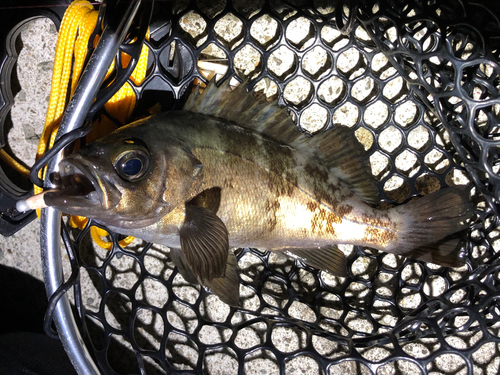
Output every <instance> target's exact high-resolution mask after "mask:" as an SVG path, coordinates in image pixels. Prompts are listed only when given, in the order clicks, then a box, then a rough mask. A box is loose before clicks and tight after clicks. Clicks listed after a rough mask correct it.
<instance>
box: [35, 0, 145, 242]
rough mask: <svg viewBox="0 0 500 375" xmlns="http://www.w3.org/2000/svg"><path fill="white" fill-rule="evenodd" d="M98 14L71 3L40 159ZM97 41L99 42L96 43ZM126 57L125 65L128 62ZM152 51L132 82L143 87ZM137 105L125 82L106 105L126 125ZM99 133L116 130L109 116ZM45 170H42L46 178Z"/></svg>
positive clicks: (98, 232)
mask: <svg viewBox="0 0 500 375" xmlns="http://www.w3.org/2000/svg"><path fill="white" fill-rule="evenodd" d="M97 17H98V12H97V11H94V7H93V5H92V4H91V3H90V2H88V1H86V0H76V1H74V2H73V3H71V4H70V6H69V7H68V9H67V10H66V13H65V14H64V18H63V20H62V23H61V28H60V31H59V36H58V40H57V46H56V55H55V61H54V71H53V73H52V87H51V92H50V99H49V107H48V109H47V116H46V120H45V126H44V129H43V132H42V136H41V138H40V142H39V144H38V150H37V159H38V158H40V157H41V156H42V155H43V154H44V153H45V151H46V150H47V149H50V148H51V147H52V146H53V144H54V141H55V137H56V134H57V130H58V129H59V124H60V121H61V117H62V115H63V113H64V110H65V107H66V103H67V101H68V98H67V97H66V96H67V92H68V86H69V84H70V78H71V90H70V95H71V94H73V92H74V90H75V88H76V84H77V82H78V79H79V78H80V75H81V73H82V70H83V65H84V62H85V58H86V56H87V53H88V43H89V38H90V36H91V35H92V32H93V31H94V29H95V27H96V23H97ZM93 42H95V41H93ZM125 56H126V55H123V57H124V58H123V59H122V60H124V62H125V63H126V62H127V59H126V58H125ZM147 58H148V49H147V46H145V45H144V46H143V48H142V51H141V56H140V58H139V61H138V64H137V66H136V68H135V70H134V72H133V73H132V75H131V77H130V78H131V80H132V82H134V83H135V84H140V83H141V82H142V81H143V80H144V78H145V77H146V69H147ZM113 69H114V64H113V65H112V66H111V67H110V70H109V71H108V75H109V74H110V73H111V72H112V70H113ZM135 103H136V97H135V93H134V91H133V89H132V87H131V86H130V85H129V84H128V83H125V85H123V86H122V88H120V90H119V91H118V92H117V93H116V94H115V95H114V96H113V97H112V98H111V99H110V100H109V102H108V103H106V104H105V106H106V110H107V111H108V113H109V114H110V115H112V116H113V117H115V118H116V119H117V120H119V121H121V122H122V123H123V122H125V121H126V120H127V119H128V117H129V116H130V115H131V113H132V111H133V109H134V107H135ZM94 124H95V125H98V126H96V128H97V129H96V130H97V131H94V130H93V131H92V136H93V137H96V136H98V137H100V136H102V135H104V134H107V133H109V132H110V131H111V130H113V128H114V125H113V126H112V125H111V122H110V121H109V120H107V119H106V118H105V117H104V118H101V119H98V120H96V122H95V123H94ZM44 174H45V171H40V177H41V178H42V179H43V177H44ZM34 189H35V194H38V193H40V192H41V191H42V189H41V188H39V187H38V186H35V187H34ZM87 222H88V219H87V218H85V217H82V216H71V217H70V220H69V224H70V225H71V226H73V227H74V228H80V229H83V227H84V226H85V225H86V224H87ZM91 235H92V238H93V239H94V241H95V242H96V243H97V244H98V245H99V246H101V247H103V248H105V249H111V246H112V243H111V242H107V241H105V240H103V239H102V237H106V236H107V235H108V233H107V232H106V231H104V230H102V229H99V228H96V227H92V228H91ZM133 240H134V237H131V236H129V237H127V238H125V239H123V240H121V241H119V243H120V246H127V245H128V244H130V243H131V242H132V241H133Z"/></svg>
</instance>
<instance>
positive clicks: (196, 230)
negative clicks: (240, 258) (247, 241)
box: [179, 202, 229, 283]
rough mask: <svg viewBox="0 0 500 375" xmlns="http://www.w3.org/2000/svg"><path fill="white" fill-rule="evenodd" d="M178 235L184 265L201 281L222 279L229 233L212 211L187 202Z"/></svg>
mask: <svg viewBox="0 0 500 375" xmlns="http://www.w3.org/2000/svg"><path fill="white" fill-rule="evenodd" d="M179 234H180V240H181V248H182V251H183V252H184V255H185V256H186V261H187V264H188V265H189V268H190V269H191V270H192V271H193V274H194V276H195V277H196V278H197V279H199V280H200V282H202V283H205V282H206V281H207V280H212V279H214V278H217V277H223V276H224V274H225V270H226V262H227V256H228V252H229V240H228V233H227V229H226V226H225V224H224V223H223V222H222V220H221V219H220V218H219V217H218V216H217V215H216V214H215V213H214V212H213V211H212V210H210V209H209V208H205V207H202V206H197V205H194V204H192V203H189V202H188V203H186V217H185V221H184V224H183V225H182V227H181V229H180V231H179Z"/></svg>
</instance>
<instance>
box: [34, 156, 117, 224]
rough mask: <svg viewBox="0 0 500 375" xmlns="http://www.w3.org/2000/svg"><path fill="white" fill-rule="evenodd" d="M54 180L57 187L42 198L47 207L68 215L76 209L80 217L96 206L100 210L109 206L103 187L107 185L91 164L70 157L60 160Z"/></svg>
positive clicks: (107, 196)
mask: <svg viewBox="0 0 500 375" xmlns="http://www.w3.org/2000/svg"><path fill="white" fill-rule="evenodd" d="M56 178H57V179H58V181H57V183H58V185H59V187H58V188H57V189H56V190H52V191H49V192H47V194H46V195H45V197H44V199H45V203H46V204H47V205H48V206H52V207H57V208H59V209H61V211H63V212H67V213H70V214H72V213H73V212H72V211H73V209H77V210H78V214H79V215H82V216H84V215H85V213H86V212H87V211H89V210H92V209H93V208H96V207H98V206H99V207H100V208H101V209H102V208H106V206H111V204H110V201H109V199H108V198H109V195H110V194H108V193H106V192H105V188H106V186H105V185H109V184H105V183H104V181H103V180H102V179H101V178H100V177H99V176H98V175H97V173H96V171H95V168H93V166H92V165H91V164H89V163H87V162H86V161H84V160H80V158H78V156H73V155H70V156H68V157H67V158H65V159H63V160H61V162H60V163H59V174H58V175H57V176H56ZM110 187H111V186H110ZM106 190H116V188H114V189H106ZM112 195H114V194H112Z"/></svg>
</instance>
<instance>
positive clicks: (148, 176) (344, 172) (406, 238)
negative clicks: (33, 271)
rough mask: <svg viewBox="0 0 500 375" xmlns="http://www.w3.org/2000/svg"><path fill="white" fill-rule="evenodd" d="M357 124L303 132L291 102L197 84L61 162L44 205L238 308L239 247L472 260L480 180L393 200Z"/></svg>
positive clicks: (310, 256) (336, 263)
mask: <svg viewBox="0 0 500 375" xmlns="http://www.w3.org/2000/svg"><path fill="white" fill-rule="evenodd" d="M370 168H371V167H370V164H369V160H368V158H367V155H366V151H365V149H364V147H363V146H362V145H361V144H360V142H359V141H358V140H357V139H356V137H355V135H354V134H353V132H352V130H351V129H349V128H347V127H343V126H334V127H331V128H329V129H325V130H321V131H319V132H318V133H315V134H310V133H308V132H306V131H301V130H299V128H298V127H297V125H296V124H295V123H294V121H293V119H292V117H291V115H290V113H289V112H288V110H287V108H286V107H280V106H279V104H278V102H277V100H274V101H268V100H267V99H266V97H265V96H260V97H257V96H256V95H255V94H254V93H252V92H249V91H247V89H246V85H245V84H240V85H239V86H238V87H236V88H235V89H234V90H232V89H231V87H230V86H229V80H226V81H225V82H223V83H221V84H216V83H215V80H214V79H213V80H211V81H210V82H209V83H208V85H207V87H206V88H205V89H204V90H203V91H202V92H201V93H200V89H199V87H198V88H196V89H195V90H194V92H193V93H192V94H191V95H190V96H189V98H188V99H187V101H186V103H185V105H184V107H183V109H182V110H172V111H169V112H165V113H160V114H156V115H153V116H150V117H146V118H143V119H140V120H137V121H135V122H132V123H130V124H128V125H126V126H123V127H121V128H119V129H118V130H116V131H115V132H113V133H111V134H109V135H106V136H104V137H103V138H101V139H99V140H97V141H94V142H92V143H90V144H88V145H86V146H84V147H83V148H81V149H80V150H78V151H77V152H75V153H72V154H70V155H68V156H66V157H64V158H63V159H62V160H61V161H60V163H59V165H58V177H59V179H58V180H59V181H60V182H59V184H60V186H58V187H57V188H56V189H53V190H48V191H45V192H44V193H42V194H43V196H42V197H39V198H38V199H39V200H42V201H43V202H44V204H45V205H46V206H49V207H54V208H56V209H58V210H60V211H62V212H64V213H66V214H71V215H80V216H86V217H89V218H92V219H94V220H95V221H97V222H99V223H101V224H103V225H105V226H106V227H107V228H109V229H110V230H112V231H114V232H116V233H120V234H124V235H131V236H135V237H138V238H140V239H142V240H145V241H149V242H153V243H158V244H162V245H165V246H168V247H169V248H170V249H171V253H170V256H171V258H172V261H173V262H174V264H175V265H176V266H177V268H178V270H179V272H180V273H181V275H182V276H183V277H184V278H185V279H186V281H188V282H190V283H198V284H201V285H203V286H204V287H206V288H208V289H210V290H212V291H213V292H214V293H215V294H216V295H217V296H219V298H220V299H221V300H222V301H223V302H225V303H228V304H229V305H232V306H240V305H241V301H240V297H239V280H238V273H237V260H236V257H235V255H234V252H233V251H232V249H235V248H245V247H251V248H262V249H268V250H270V251H276V252H281V253H285V254H287V255H289V256H291V257H294V258H297V259H299V260H301V261H303V262H304V263H306V264H308V265H310V266H312V267H314V268H318V269H320V270H323V271H326V272H329V273H331V274H333V275H336V276H339V277H349V272H348V269H347V259H346V256H345V254H344V253H343V252H342V250H341V249H340V248H339V247H338V245H339V244H351V245H360V246H365V247H369V248H373V249H376V250H380V251H383V252H386V253H392V254H396V255H401V256H405V257H410V258H413V259H416V260H421V261H425V262H432V263H436V264H439V265H442V266H445V267H458V266H462V265H463V264H464V261H465V260H464V258H465V255H466V254H464V252H463V249H462V248H461V247H460V246H457V244H458V242H459V240H460V235H457V234H460V232H461V231H463V230H464V229H466V228H467V227H468V225H469V223H470V221H471V219H472V217H473V215H474V207H473V205H472V203H471V202H470V199H469V194H470V187H467V186H454V187H447V188H443V189H441V190H438V191H437V192H434V193H432V194H429V195H426V196H424V197H421V198H418V199H415V200H413V201H410V202H408V203H405V204H402V205H397V206H395V207H392V208H388V209H383V208H379V207H378V206H379V203H380V197H379V190H378V188H377V185H376V181H375V179H374V178H373V176H372V174H371V169H370Z"/></svg>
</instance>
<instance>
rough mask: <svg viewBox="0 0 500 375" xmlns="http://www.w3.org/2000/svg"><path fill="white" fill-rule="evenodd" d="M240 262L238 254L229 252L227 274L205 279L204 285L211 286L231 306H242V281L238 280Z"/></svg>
mask: <svg viewBox="0 0 500 375" xmlns="http://www.w3.org/2000/svg"><path fill="white" fill-rule="evenodd" d="M237 271H238V262H237V260H236V256H235V255H234V254H233V253H232V252H229V254H228V257H227V265H226V275H225V276H224V277H217V278H215V279H212V280H208V281H205V283H204V285H205V286H206V287H208V288H210V289H211V290H212V291H213V292H214V293H215V294H217V296H219V298H220V299H221V301H222V302H224V303H227V304H228V305H230V306H234V307H241V302H240V282H239V280H238V272H237Z"/></svg>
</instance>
